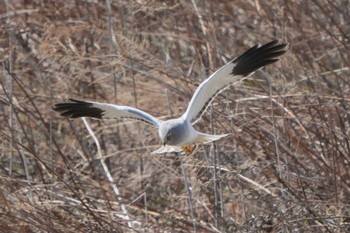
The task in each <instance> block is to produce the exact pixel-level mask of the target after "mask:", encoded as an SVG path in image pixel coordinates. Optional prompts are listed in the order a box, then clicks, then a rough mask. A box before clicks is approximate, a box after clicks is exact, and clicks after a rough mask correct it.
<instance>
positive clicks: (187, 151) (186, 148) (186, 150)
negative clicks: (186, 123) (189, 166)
mask: <svg viewBox="0 0 350 233" xmlns="http://www.w3.org/2000/svg"><path fill="white" fill-rule="evenodd" d="M194 148H195V146H194V145H188V146H183V147H181V149H182V151H183V152H184V153H185V154H186V155H190V154H191V153H192V152H193V151H194Z"/></svg>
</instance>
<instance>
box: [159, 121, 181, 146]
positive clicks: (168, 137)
mask: <svg viewBox="0 0 350 233" xmlns="http://www.w3.org/2000/svg"><path fill="white" fill-rule="evenodd" d="M185 127H186V125H185V124H184V123H183V121H179V120H178V119H174V120H169V121H164V122H163V123H162V124H161V125H160V127H159V129H158V133H159V137H160V139H161V140H162V144H163V146H165V145H172V146H176V145H179V144H181V142H182V141H183V140H184V136H185V133H186V132H185V131H186V129H185Z"/></svg>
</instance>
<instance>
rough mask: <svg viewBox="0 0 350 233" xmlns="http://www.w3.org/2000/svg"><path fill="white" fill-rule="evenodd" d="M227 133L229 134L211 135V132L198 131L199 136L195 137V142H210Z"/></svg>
mask: <svg viewBox="0 0 350 233" xmlns="http://www.w3.org/2000/svg"><path fill="white" fill-rule="evenodd" d="M228 135H229V134H220V135H213V134H206V133H199V136H198V137H197V139H196V143H210V142H214V141H216V140H219V139H220V138H223V137H226V136H228Z"/></svg>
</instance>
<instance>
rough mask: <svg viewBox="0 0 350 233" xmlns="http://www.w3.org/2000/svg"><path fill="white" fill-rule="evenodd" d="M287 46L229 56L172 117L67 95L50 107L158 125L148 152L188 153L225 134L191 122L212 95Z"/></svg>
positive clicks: (77, 114) (277, 44) (274, 59)
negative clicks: (156, 140) (155, 144)
mask: <svg viewBox="0 0 350 233" xmlns="http://www.w3.org/2000/svg"><path fill="white" fill-rule="evenodd" d="M287 47H288V45H287V44H284V43H281V42H280V41H278V40H274V41H271V42H269V43H267V44H265V45H263V46H260V45H255V46H253V47H252V48H250V49H248V50H247V51H246V52H244V53H243V54H242V55H240V56H239V57H237V58H235V59H233V60H231V61H230V62H228V63H227V64H225V65H224V66H222V67H221V68H220V69H218V70H217V71H216V72H215V73H213V74H212V75H211V76H210V77H209V78H207V79H206V80H204V81H203V82H202V83H201V84H200V85H199V86H198V88H197V89H196V91H195V92H194V94H193V96H192V99H191V101H190V103H189V105H188V107H187V109H186V111H185V113H184V114H183V115H182V116H181V117H179V118H176V119H170V120H165V121H163V120H160V119H157V118H156V117H154V116H152V115H150V114H148V113H146V112H144V111H142V110H140V109H137V108H133V107H129V106H120V105H114V104H108V103H98V102H90V101H81V100H75V99H70V101H71V102H67V103H58V104H55V105H54V106H53V110H55V111H58V112H60V113H61V116H66V117H69V118H78V117H93V118H99V119H111V118H131V119H136V120H140V121H143V122H146V123H148V124H150V125H152V126H154V127H156V128H157V129H158V134H159V137H160V139H161V142H162V146H161V147H160V148H159V149H157V150H156V151H154V152H152V153H155V154H160V153H167V152H184V153H185V154H190V153H192V151H193V148H194V146H195V145H196V144H201V143H209V142H213V141H216V140H218V139H220V138H222V137H225V136H227V135H228V134H223V135H210V134H206V133H201V132H198V131H197V130H195V129H194V128H193V126H192V125H193V124H195V123H196V122H197V120H198V119H199V118H200V117H201V116H202V114H203V113H204V112H205V110H206V109H207V108H208V106H209V105H210V103H211V102H212V100H213V99H214V97H215V96H217V95H218V94H219V93H220V92H222V91H223V90H225V89H226V88H228V87H229V86H232V85H235V84H236V83H238V82H240V81H242V80H243V79H244V78H246V77H248V76H250V75H251V74H253V73H254V72H255V71H256V70H258V69H259V68H261V67H263V66H265V65H268V64H271V63H274V62H277V61H278V60H279V57H280V56H281V55H283V54H284V53H286V52H287Z"/></svg>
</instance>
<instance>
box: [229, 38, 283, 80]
mask: <svg viewBox="0 0 350 233" xmlns="http://www.w3.org/2000/svg"><path fill="white" fill-rule="evenodd" d="M287 51H288V44H285V43H281V41H279V40H273V41H271V42H269V43H267V44H265V45H263V46H259V45H255V46H253V47H252V48H250V49H248V50H247V51H246V52H245V53H243V54H242V55H241V56H239V57H238V58H236V59H235V60H233V63H235V64H236V65H235V66H234V68H233V70H232V74H233V75H242V76H246V75H249V74H250V73H252V72H254V71H256V70H258V69H260V68H261V67H263V66H266V65H268V64H272V63H275V62H276V61H278V60H279V57H280V56H282V55H283V54H285V53H286V52H287Z"/></svg>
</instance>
